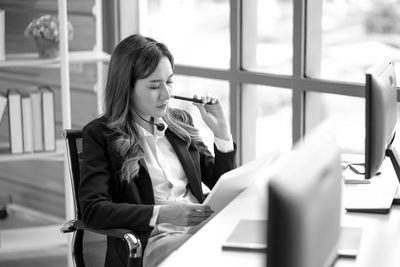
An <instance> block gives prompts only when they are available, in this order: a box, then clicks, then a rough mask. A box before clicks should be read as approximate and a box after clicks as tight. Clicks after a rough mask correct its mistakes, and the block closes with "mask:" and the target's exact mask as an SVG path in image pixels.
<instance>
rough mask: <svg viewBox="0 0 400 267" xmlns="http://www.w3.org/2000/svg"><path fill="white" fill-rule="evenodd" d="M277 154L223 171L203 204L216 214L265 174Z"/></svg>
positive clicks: (276, 152) (275, 152)
mask: <svg viewBox="0 0 400 267" xmlns="http://www.w3.org/2000/svg"><path fill="white" fill-rule="evenodd" d="M279 155H280V153H279V152H278V151H274V152H272V153H269V154H267V155H265V156H263V157H261V158H259V159H256V160H253V161H250V162H248V163H246V164H244V165H242V166H240V167H238V168H236V169H233V170H231V171H229V172H227V173H225V174H224V175H222V176H221V177H220V178H219V180H218V182H217V183H216V184H215V186H214V188H213V189H212V191H211V192H210V194H208V196H207V198H206V199H205V200H204V202H203V204H208V205H210V206H211V209H212V210H214V215H215V214H217V213H218V212H220V211H221V210H222V209H223V208H224V207H225V206H226V205H228V204H229V203H230V202H231V201H232V200H233V199H234V198H236V197H237V196H238V195H239V194H240V193H241V192H243V191H244V190H245V189H246V188H247V187H249V186H250V185H251V184H253V183H254V181H256V180H257V179H258V178H260V177H263V175H266V174H267V170H268V168H269V167H270V166H271V164H272V163H274V162H275V161H276V159H277V158H278V157H279Z"/></svg>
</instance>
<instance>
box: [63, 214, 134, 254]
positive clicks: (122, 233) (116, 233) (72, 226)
mask: <svg viewBox="0 0 400 267" xmlns="http://www.w3.org/2000/svg"><path fill="white" fill-rule="evenodd" d="M78 229H79V230H84V231H90V232H92V233H96V234H100V235H105V236H112V237H116V238H121V239H123V240H124V241H125V242H126V244H127V245H128V248H129V258H141V257H142V243H141V242H140V239H139V238H138V237H136V235H135V233H134V232H133V231H132V230H129V229H124V228H109V229H96V228H89V227H86V226H85V225H84V224H83V222H82V221H81V220H70V221H68V222H66V223H65V224H64V225H63V226H62V227H61V229H60V231H61V232H62V233H70V232H75V231H76V230H78Z"/></svg>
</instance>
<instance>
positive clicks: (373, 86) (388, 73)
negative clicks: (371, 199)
mask: <svg viewBox="0 0 400 267" xmlns="http://www.w3.org/2000/svg"><path fill="white" fill-rule="evenodd" d="M365 77H366V83H365V99H366V104H365V107H366V108H365V111H366V116H365V125H366V128H365V178H366V179H370V178H371V177H373V176H375V175H377V174H378V171H379V168H380V167H381V164H382V162H383V160H384V159H385V156H386V155H387V156H389V157H390V158H391V160H392V163H393V164H394V166H395V170H396V174H397V176H398V178H399V172H400V171H399V169H398V160H397V154H396V151H395V150H394V148H393V147H392V143H393V140H394V136H395V128H396V123H397V88H396V76H395V72H394V66H393V63H392V62H391V61H390V60H387V59H385V60H382V61H380V62H378V63H376V64H374V65H373V66H371V67H370V68H369V69H368V70H367V72H366V76H365Z"/></svg>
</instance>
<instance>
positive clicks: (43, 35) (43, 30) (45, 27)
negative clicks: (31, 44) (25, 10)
mask: <svg viewBox="0 0 400 267" xmlns="http://www.w3.org/2000/svg"><path fill="white" fill-rule="evenodd" d="M24 35H25V36H26V37H29V36H32V37H33V39H34V40H35V44H36V48H37V50H38V52H39V58H52V57H57V56H58V55H59V43H60V30H59V21H58V16H56V15H43V16H41V17H40V18H34V19H33V20H32V21H31V22H30V23H29V25H28V26H27V27H26V29H25V32H24ZM72 37H73V27H72V24H71V23H70V22H69V21H68V39H69V40H72Z"/></svg>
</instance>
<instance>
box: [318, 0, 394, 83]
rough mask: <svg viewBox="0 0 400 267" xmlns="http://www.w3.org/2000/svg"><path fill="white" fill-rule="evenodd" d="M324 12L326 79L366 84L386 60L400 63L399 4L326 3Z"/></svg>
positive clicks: (369, 0) (390, 0)
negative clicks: (369, 73) (367, 76)
mask: <svg viewBox="0 0 400 267" xmlns="http://www.w3.org/2000/svg"><path fill="white" fill-rule="evenodd" d="M322 12H323V13H322V31H323V32H322V62H321V76H322V78H326V79H332V80H341V81H350V82H362V83H363V82H364V81H365V77H364V72H365V70H366V69H367V68H368V67H369V66H371V65H372V64H374V63H375V62H376V61H378V60H380V59H381V58H382V57H389V58H391V59H393V60H394V61H397V62H398V61H399V60H400V39H399V34H400V23H399V17H400V8H399V1H397V0H379V1H377V0H363V1H360V0H347V1H343V0H324V1H323V11H322ZM396 73H397V76H399V77H400V66H399V64H397V70H396ZM397 82H398V85H400V79H398V81H397Z"/></svg>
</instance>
